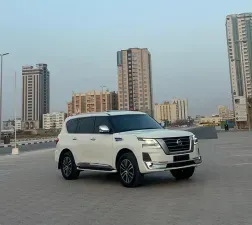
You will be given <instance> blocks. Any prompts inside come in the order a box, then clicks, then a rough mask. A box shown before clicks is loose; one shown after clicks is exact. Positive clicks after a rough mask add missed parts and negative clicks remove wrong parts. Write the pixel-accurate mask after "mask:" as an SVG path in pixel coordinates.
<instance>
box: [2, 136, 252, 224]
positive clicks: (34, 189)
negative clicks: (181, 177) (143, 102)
mask: <svg viewBox="0 0 252 225" xmlns="http://www.w3.org/2000/svg"><path fill="white" fill-rule="evenodd" d="M218 136H219V139H211V140H200V148H201V153H202V156H203V160H204V161H203V164H202V166H201V167H199V168H198V169H197V171H196V173H195V175H194V177H193V178H192V179H190V180H188V181H175V180H174V179H173V178H172V176H171V175H170V174H169V173H158V174H153V175H148V176H146V178H145V182H144V186H142V187H139V188H136V189H127V188H124V187H122V186H121V185H120V183H119V181H118V179H117V177H116V176H115V175H108V174H104V173H93V172H92V173H91V172H83V173H82V174H81V176H80V179H78V180H76V181H66V180H64V179H62V177H61V174H60V172H59V171H58V170H57V169H56V165H55V163H54V158H53V156H54V154H53V149H51V150H50V149H48V150H44V151H34V152H30V153H24V154H21V155H19V156H1V157H0V190H1V192H0V224H1V225H17V224H19V225H21V224H23V225H35V224H36V225H42V224H43V225H59V224H60V225H68V224H69V225H70V224H71V225H77V224H81V225H82V224H85V225H91V224H92V225H94V224H96V225H101V224H102V225H119V224H131V225H142V224H144V225H154V224H156V225H167V224H171V225H230V224H232V225H233V224H234V225H251V224H252V216H251V215H252V201H251V199H252V179H251V176H252V175H251V174H252V148H251V146H252V132H250V133H249V132H227V133H219V134H218Z"/></svg>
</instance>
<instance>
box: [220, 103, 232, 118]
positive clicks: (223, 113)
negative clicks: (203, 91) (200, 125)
mask: <svg viewBox="0 0 252 225" xmlns="http://www.w3.org/2000/svg"><path fill="white" fill-rule="evenodd" d="M218 112H219V116H220V117H221V118H222V120H232V119H234V112H233V111H232V110H230V109H229V108H228V107H226V106H222V105H220V106H218Z"/></svg>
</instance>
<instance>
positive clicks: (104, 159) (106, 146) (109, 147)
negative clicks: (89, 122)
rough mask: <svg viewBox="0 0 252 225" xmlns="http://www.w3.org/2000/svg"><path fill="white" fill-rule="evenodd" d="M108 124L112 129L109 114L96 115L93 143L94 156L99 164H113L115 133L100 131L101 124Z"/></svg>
mask: <svg viewBox="0 0 252 225" xmlns="http://www.w3.org/2000/svg"><path fill="white" fill-rule="evenodd" d="M101 125H106V126H107V127H108V128H110V129H111V125H110V123H109V120H108V116H97V117H95V125H94V133H93V134H92V138H91V139H92V140H93V145H91V146H92V152H93V154H92V156H93V157H94V161H96V162H95V163H97V164H101V165H109V166H112V165H113V162H112V160H113V158H112V156H113V154H114V153H113V134H112V133H104V134H103V133H99V126H101Z"/></svg>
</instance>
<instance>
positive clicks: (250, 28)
mask: <svg viewBox="0 0 252 225" xmlns="http://www.w3.org/2000/svg"><path fill="white" fill-rule="evenodd" d="M226 36H227V48H228V58H229V71H230V83H231V94H232V100H233V109H234V114H235V120H236V124H237V126H238V128H245V127H246V126H247V125H248V121H247V119H248V117H247V97H249V96H252V85H251V82H252V13H242V14H232V15H228V16H227V17H226Z"/></svg>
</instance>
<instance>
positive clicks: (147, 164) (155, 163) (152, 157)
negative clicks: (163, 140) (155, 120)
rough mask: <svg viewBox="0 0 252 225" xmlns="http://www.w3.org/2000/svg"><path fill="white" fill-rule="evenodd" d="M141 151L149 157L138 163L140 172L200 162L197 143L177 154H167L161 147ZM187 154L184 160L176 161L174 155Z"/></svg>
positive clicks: (150, 171)
mask: <svg viewBox="0 0 252 225" xmlns="http://www.w3.org/2000/svg"><path fill="white" fill-rule="evenodd" d="M143 153H148V155H149V157H146V158H144V159H142V160H141V161H140V162H138V163H139V169H140V172H141V173H152V172H160V171H167V170H173V169H181V168H187V167H196V166H199V165H200V164H201V163H202V157H201V155H200V151H199V146H198V143H197V144H195V145H194V150H193V151H191V152H183V153H182V152H181V153H179V154H170V155H167V154H165V153H164V151H163V150H162V149H147V148H146V149H143ZM184 155H187V157H186V160H183V158H184V157H182V160H181V161H176V160H177V159H176V160H175V156H184Z"/></svg>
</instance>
